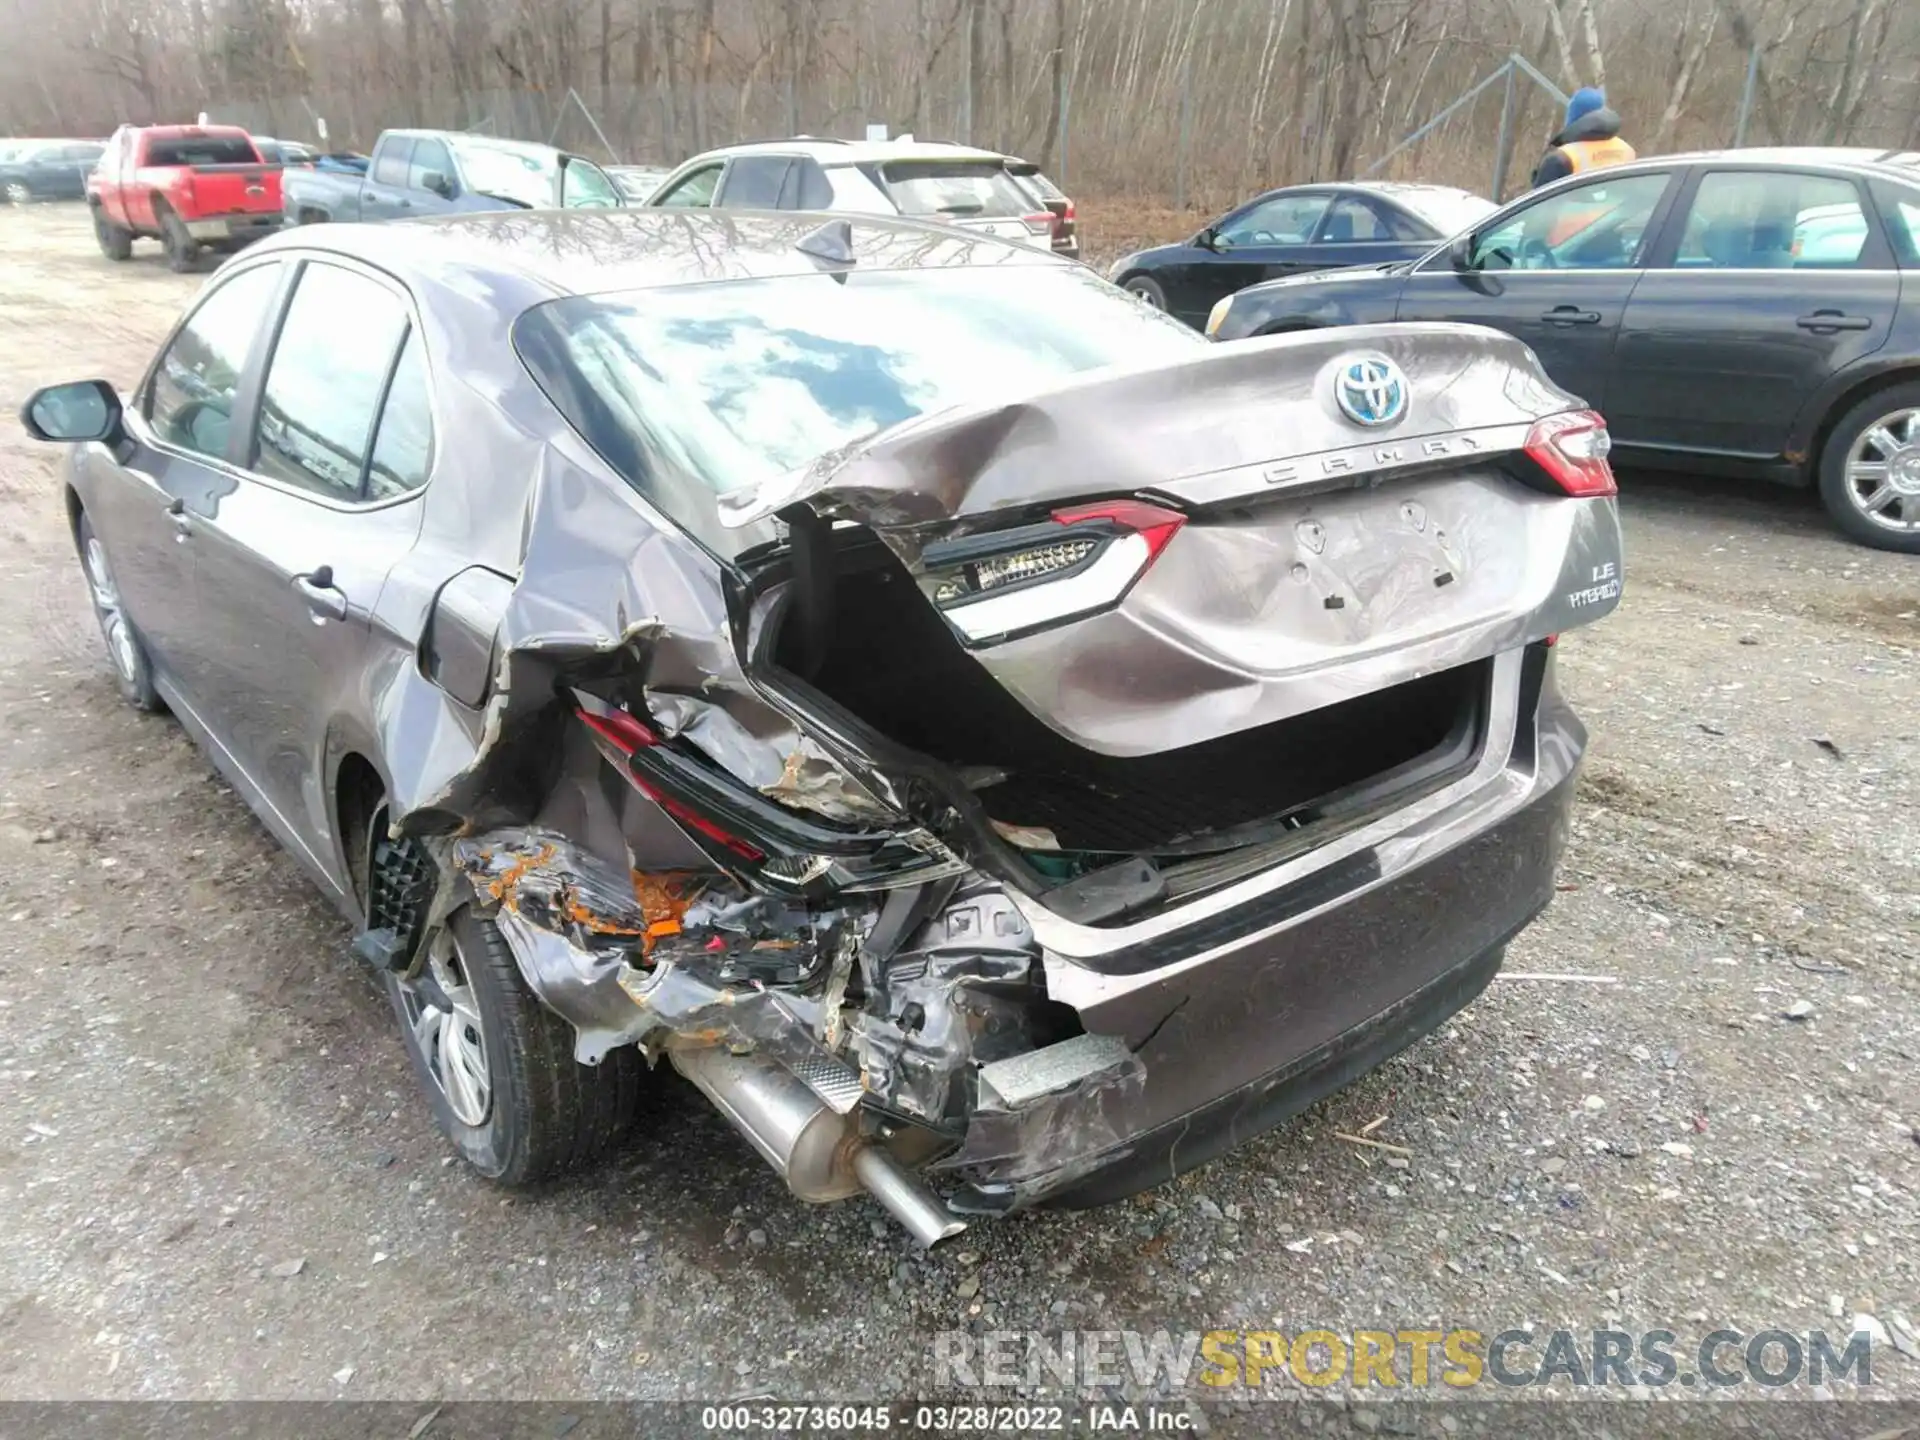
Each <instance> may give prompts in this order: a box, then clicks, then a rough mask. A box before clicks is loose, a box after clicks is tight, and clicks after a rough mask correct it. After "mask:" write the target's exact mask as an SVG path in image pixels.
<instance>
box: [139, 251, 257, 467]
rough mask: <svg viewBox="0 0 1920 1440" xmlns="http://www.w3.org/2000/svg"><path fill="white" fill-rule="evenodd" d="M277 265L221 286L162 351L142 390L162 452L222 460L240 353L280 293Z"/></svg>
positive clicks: (242, 359)
mask: <svg viewBox="0 0 1920 1440" xmlns="http://www.w3.org/2000/svg"><path fill="white" fill-rule="evenodd" d="M280 275H281V266H280V265H278V264H272V265H256V266H254V267H252V268H251V269H248V270H242V271H241V272H240V273H239V274H238V275H235V276H234V277H233V278H232V279H231V280H227V281H224V282H222V283H221V284H220V285H219V287H218V288H216V289H215V290H214V291H213V292H212V293H211V294H209V295H208V296H207V297H206V299H204V300H202V301H201V302H200V305H199V308H198V309H196V310H195V311H194V312H193V314H192V315H191V316H189V317H188V319H187V323H186V324H184V325H182V326H181V327H180V331H179V333H178V334H176V335H175V336H174V337H173V341H172V343H171V344H169V345H168V346H167V349H166V353H165V354H163V355H162V356H161V357H160V363H159V365H158V366H157V367H156V368H155V370H154V372H153V384H152V386H151V387H150V388H149V389H148V391H147V403H146V410H145V413H146V416H147V419H148V421H149V422H150V423H151V424H152V426H153V430H154V434H156V435H157V436H159V438H160V439H162V440H164V441H165V442H166V443H167V444H169V445H177V446H179V447H180V448H181V449H183V450H191V451H193V452H194V453H195V454H196V455H205V456H207V457H208V458H210V459H214V460H224V459H225V458H226V454H227V440H228V438H229V435H230V434H231V430H232V423H233V404H234V397H235V395H237V394H238V393H239V390H240V381H241V376H242V374H243V373H244V371H245V369H246V364H247V352H248V351H249V350H250V349H252V347H253V341H254V337H255V336H257V335H258V334H259V333H260V326H261V323H262V322H263V321H264V320H265V319H266V316H267V310H268V308H269V307H270V306H271V305H272V304H273V298H274V296H275V294H276V293H277V292H278V290H279V287H280Z"/></svg>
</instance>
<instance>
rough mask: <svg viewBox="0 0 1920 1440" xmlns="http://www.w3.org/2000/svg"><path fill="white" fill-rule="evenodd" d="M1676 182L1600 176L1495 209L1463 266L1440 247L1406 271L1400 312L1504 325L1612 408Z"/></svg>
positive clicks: (1649, 174)
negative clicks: (1617, 352)
mask: <svg viewBox="0 0 1920 1440" xmlns="http://www.w3.org/2000/svg"><path fill="white" fill-rule="evenodd" d="M1674 184H1675V181H1674V179H1673V175H1672V173H1671V172H1669V171H1641V172H1638V173H1635V174H1631V175H1611V176H1602V177H1600V178H1598V179H1595V180H1594V181H1593V182H1592V183H1590V184H1586V185H1581V186H1576V187H1575V188H1573V189H1571V190H1561V191H1557V192H1555V193H1554V194H1552V195H1549V196H1546V197H1544V198H1543V199H1540V200H1536V201H1534V202H1532V203H1530V204H1526V205H1522V206H1519V207H1517V208H1515V209H1512V210H1508V211H1505V212H1503V213H1502V214H1500V215H1496V216H1494V217H1493V219H1492V220H1490V221H1488V222H1487V224H1486V225H1484V226H1482V227H1481V228H1480V229H1479V230H1477V231H1475V232H1474V234H1473V235H1472V237H1471V238H1470V240H1469V241H1468V244H1467V250H1466V253H1465V254H1464V255H1463V256H1461V257H1460V260H1459V263H1457V264H1456V262H1455V260H1454V258H1453V257H1451V256H1449V255H1447V254H1444V253H1443V254H1440V255H1436V256H1435V257H1434V258H1433V259H1431V260H1429V261H1428V262H1427V263H1426V264H1425V265H1424V266H1423V267H1422V268H1421V269H1420V270H1419V271H1417V272H1416V273H1415V274H1413V275H1410V276H1408V277H1407V283H1406V286H1405V288H1404V289H1403V290H1402V291H1401V294H1400V309H1399V314H1398V318H1399V319H1401V320H1454V321H1461V322H1465V323H1468V324H1474V325H1491V326H1492V327H1493V328H1494V329H1496V330H1504V331H1506V332H1507V333H1508V334H1509V335H1512V336H1515V337H1516V338H1518V339H1520V340H1523V341H1525V342H1526V343H1527V344H1528V345H1530V346H1531V347H1532V348H1533V351H1534V353H1535V354H1536V355H1538V356H1539V357H1540V363H1541V364H1543V365H1544V366H1546V369H1547V373H1548V374H1549V375H1551V376H1552V377H1553V379H1554V382H1555V383H1556V384H1558V385H1559V386H1561V388H1563V389H1566V390H1570V391H1572V392H1573V393H1574V394H1575V395H1578V396H1579V397H1580V398H1581V399H1583V400H1584V401H1586V403H1587V404H1589V405H1591V406H1594V407H1595V408H1599V407H1602V406H1605V405H1606V404H1607V403H1608V399H1607V392H1608V382H1609V380H1610V379H1611V376H1612V370H1613V348H1614V342H1615V340H1616V339H1617V337H1618V335H1619V333H1620V320H1621V317H1622V316H1623V315H1624V314H1625V313H1626V309H1627V301H1628V299H1629V298H1630V297H1631V296H1632V295H1633V293H1634V288H1635V286H1636V285H1638V284H1639V282H1640V277H1641V275H1642V273H1643V271H1642V268H1641V267H1642V266H1643V265H1644V264H1645V257H1646V254H1647V252H1648V250H1649V248H1650V246H1651V244H1652V242H1653V240H1654V237H1655V233H1656V231H1657V228H1658V225H1657V221H1658V220H1659V218H1660V216H1661V215H1662V214H1663V213H1664V210H1665V203H1664V202H1665V200H1666V196H1667V194H1668V192H1669V191H1670V189H1672V187H1673V186H1674Z"/></svg>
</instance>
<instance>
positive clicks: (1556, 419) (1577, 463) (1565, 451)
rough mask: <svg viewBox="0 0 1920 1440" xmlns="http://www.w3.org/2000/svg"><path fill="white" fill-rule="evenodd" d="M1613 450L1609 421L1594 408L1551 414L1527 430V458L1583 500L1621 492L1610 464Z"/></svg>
mask: <svg viewBox="0 0 1920 1440" xmlns="http://www.w3.org/2000/svg"><path fill="white" fill-rule="evenodd" d="M1612 449H1613V440H1612V437H1611V436H1609V435H1608V434H1607V422H1606V421H1605V420H1604V419H1602V418H1601V417H1600V416H1599V415H1598V414H1597V413H1595V412H1594V411H1592V410H1570V411H1567V412H1566V413H1564V414H1560V415H1549V416H1547V417H1546V418H1545V419H1543V420H1536V421H1534V423H1533V428H1532V429H1531V430H1529V431H1528V432H1527V443H1526V455H1527V458H1528V459H1529V460H1531V461H1533V463H1534V464H1536V465H1538V466H1539V467H1540V468H1541V469H1542V470H1543V471H1545V472H1546V475H1547V478H1548V479H1549V480H1551V481H1553V483H1554V484H1555V485H1557V486H1559V487H1560V489H1562V490H1564V491H1565V492H1566V493H1567V494H1569V495H1573V496H1577V497H1578V498H1580V499H1583V500H1591V499H1596V498H1599V497H1601V496H1606V495H1617V494H1619V493H1620V486H1619V485H1618V483H1617V482H1615V480H1614V478H1613V467H1612V466H1611V465H1609V464H1608V463H1607V456H1608V454H1609V453H1610V452H1611V451H1612Z"/></svg>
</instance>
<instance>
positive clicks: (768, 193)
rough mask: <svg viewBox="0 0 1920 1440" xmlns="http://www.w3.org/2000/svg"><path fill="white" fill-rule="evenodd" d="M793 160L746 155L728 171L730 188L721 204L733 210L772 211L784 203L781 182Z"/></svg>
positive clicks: (776, 156)
mask: <svg viewBox="0 0 1920 1440" xmlns="http://www.w3.org/2000/svg"><path fill="white" fill-rule="evenodd" d="M792 164H793V161H791V160H790V159H788V158H787V157H786V156H785V155H743V156H742V157H741V158H740V159H738V160H736V161H734V162H733V168H732V169H730V170H728V171H727V188H726V189H725V190H723V191H722V192H721V193H720V203H721V204H722V205H724V206H726V207H727V208H728V209H730V210H772V209H774V208H776V207H777V206H778V204H779V202H780V185H781V183H782V182H783V181H784V180H785V179H786V178H787V169H788V167H789V166H791V165H792Z"/></svg>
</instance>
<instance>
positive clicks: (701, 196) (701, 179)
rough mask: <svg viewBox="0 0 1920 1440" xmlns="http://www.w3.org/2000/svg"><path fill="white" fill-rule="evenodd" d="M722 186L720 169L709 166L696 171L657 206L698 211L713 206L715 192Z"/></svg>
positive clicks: (657, 202) (658, 199)
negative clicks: (670, 206)
mask: <svg viewBox="0 0 1920 1440" xmlns="http://www.w3.org/2000/svg"><path fill="white" fill-rule="evenodd" d="M719 184H720V167H719V166H718V165H709V166H707V167H706V169H704V170H696V171H694V172H693V173H692V174H691V175H689V176H687V177H686V179H684V180H682V181H680V183H679V184H677V185H675V186H674V187H673V188H672V189H671V190H669V191H667V193H666V194H664V195H662V196H660V197H659V198H657V199H656V200H655V201H654V202H653V203H654V204H656V205H672V206H674V207H676V208H681V209H698V208H702V207H705V206H708V205H711V204H713V192H714V191H715V190H716V189H717V188H718V187H719Z"/></svg>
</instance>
